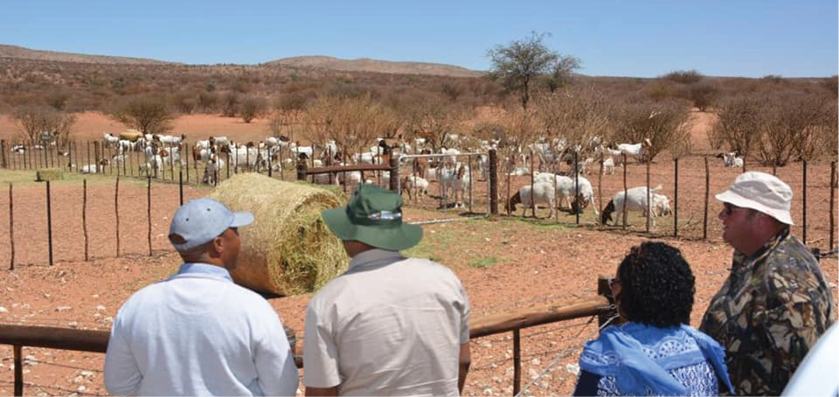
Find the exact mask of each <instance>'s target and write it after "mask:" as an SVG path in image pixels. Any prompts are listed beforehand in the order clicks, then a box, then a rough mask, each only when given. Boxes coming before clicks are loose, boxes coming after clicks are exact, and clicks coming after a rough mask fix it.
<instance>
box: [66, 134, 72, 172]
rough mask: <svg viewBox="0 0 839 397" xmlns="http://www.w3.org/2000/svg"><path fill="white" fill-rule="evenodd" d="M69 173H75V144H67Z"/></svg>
mask: <svg viewBox="0 0 839 397" xmlns="http://www.w3.org/2000/svg"><path fill="white" fill-rule="evenodd" d="M67 171H68V172H72V171H73V142H70V141H68V142H67Z"/></svg>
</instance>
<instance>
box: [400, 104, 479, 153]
mask: <svg viewBox="0 0 839 397" xmlns="http://www.w3.org/2000/svg"><path fill="white" fill-rule="evenodd" d="M470 114H471V112H470V110H469V109H467V108H465V107H463V106H462V105H458V104H453V103H450V102H448V101H447V100H445V99H443V98H440V97H438V96H430V95H429V96H425V97H421V98H420V99H418V100H417V103H415V105H414V106H413V109H412V111H411V114H410V116H409V120H410V121H409V123H410V126H411V130H412V131H413V133H414V135H415V136H416V137H419V138H424V139H425V141H426V143H427V144H429V145H431V148H432V150H434V152H437V151H439V150H440V148H441V147H443V146H445V144H446V140H447V139H448V136H449V134H452V133H454V131H455V128H457V127H458V126H459V125H460V124H461V123H462V122H463V121H464V120H465V119H467V118H468V116H469V115H470Z"/></svg>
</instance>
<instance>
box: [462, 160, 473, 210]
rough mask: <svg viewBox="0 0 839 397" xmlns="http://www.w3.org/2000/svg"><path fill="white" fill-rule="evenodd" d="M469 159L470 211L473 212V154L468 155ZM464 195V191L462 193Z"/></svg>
mask: <svg viewBox="0 0 839 397" xmlns="http://www.w3.org/2000/svg"><path fill="white" fill-rule="evenodd" d="M467 157H468V159H469V213H470V214H471V213H472V186H473V185H474V184H473V179H472V155H469V156H467ZM461 195H462V193H461ZM461 198H462V197H461Z"/></svg>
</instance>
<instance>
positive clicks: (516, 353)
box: [513, 169, 536, 396]
mask: <svg viewBox="0 0 839 397" xmlns="http://www.w3.org/2000/svg"><path fill="white" fill-rule="evenodd" d="M532 171H533V170H532V169H531V172H532ZM531 201H533V200H531ZM534 207H536V206H535V205H534ZM520 390H521V330H519V329H514V330H513V395H514V396H515V395H517V394H519V391H520Z"/></svg>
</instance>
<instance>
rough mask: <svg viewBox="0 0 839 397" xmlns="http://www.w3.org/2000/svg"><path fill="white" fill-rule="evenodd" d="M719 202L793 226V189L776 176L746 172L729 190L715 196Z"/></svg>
mask: <svg viewBox="0 0 839 397" xmlns="http://www.w3.org/2000/svg"><path fill="white" fill-rule="evenodd" d="M715 197H716V198H717V200H719V201H722V202H724V203H729V204H732V205H736V206H738V207H742V208H751V209H753V210H755V211H758V212H762V213H764V214H766V215H769V216H771V217H773V218H775V219H777V220H778V222H781V223H785V224H787V225H792V224H793V223H792V216H790V204H791V203H792V189H790V187H789V185H787V184H786V183H784V181H782V180H780V179H778V177H776V176H774V175H770V174H767V173H763V172H757V171H750V172H744V173H742V174H740V176H738V177H737V179H735V180H734V183H733V184H732V185H731V187H729V188H728V190H726V191H724V192H722V193H720V194H718V195H716V196H715Z"/></svg>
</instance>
